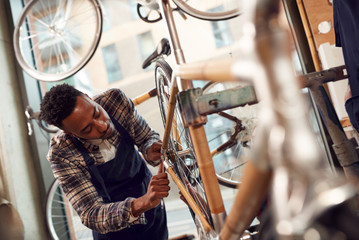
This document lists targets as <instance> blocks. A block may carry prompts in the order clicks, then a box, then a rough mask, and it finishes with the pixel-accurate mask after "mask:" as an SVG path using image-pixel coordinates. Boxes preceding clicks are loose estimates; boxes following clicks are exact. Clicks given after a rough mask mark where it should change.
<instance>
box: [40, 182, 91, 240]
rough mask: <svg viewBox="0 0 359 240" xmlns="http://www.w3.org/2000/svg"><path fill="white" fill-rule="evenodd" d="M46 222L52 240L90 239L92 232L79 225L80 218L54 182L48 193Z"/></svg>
mask: <svg viewBox="0 0 359 240" xmlns="http://www.w3.org/2000/svg"><path fill="white" fill-rule="evenodd" d="M46 220H47V225H48V228H49V231H50V234H51V236H52V238H53V239H54V240H61V239H91V238H92V231H91V230H90V229H88V228H87V227H85V226H84V225H83V224H82V223H81V219H80V217H79V216H78V215H77V213H76V212H75V210H74V209H73V208H72V206H71V204H70V203H69V202H68V201H67V199H66V197H65V195H64V193H63V192H62V189H61V187H60V186H59V185H58V183H57V182H56V181H55V182H54V183H53V184H52V186H51V188H50V191H49V193H48V197H47V202H46Z"/></svg>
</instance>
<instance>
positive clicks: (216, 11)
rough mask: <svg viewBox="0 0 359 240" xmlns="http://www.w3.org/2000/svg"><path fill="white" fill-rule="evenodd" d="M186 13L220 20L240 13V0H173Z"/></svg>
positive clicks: (196, 16) (203, 18)
mask: <svg viewBox="0 0 359 240" xmlns="http://www.w3.org/2000/svg"><path fill="white" fill-rule="evenodd" d="M173 2H174V3H175V4H176V5H177V6H178V7H179V8H180V9H181V10H183V11H184V12H185V13H187V14H189V15H191V16H193V17H195V18H199V19H202V20H209V21H218V20H226V19H231V18H234V17H237V16H238V15H239V14H240V1H239V0H211V1H210V0H173Z"/></svg>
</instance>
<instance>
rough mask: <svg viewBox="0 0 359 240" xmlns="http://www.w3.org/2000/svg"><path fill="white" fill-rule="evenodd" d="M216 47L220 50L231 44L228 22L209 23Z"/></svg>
mask: <svg viewBox="0 0 359 240" xmlns="http://www.w3.org/2000/svg"><path fill="white" fill-rule="evenodd" d="M211 25H212V30H213V35H214V39H215V41H216V47H217V48H221V47H225V46H228V45H231V44H232V43H233V40H232V36H231V32H230V30H229V25H228V22H226V21H217V22H211Z"/></svg>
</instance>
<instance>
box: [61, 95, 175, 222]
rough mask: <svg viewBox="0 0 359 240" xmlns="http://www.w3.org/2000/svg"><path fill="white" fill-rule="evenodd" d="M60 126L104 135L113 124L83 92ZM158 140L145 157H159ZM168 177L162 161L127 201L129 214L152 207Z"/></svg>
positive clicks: (85, 134) (111, 130)
mask: <svg viewBox="0 0 359 240" xmlns="http://www.w3.org/2000/svg"><path fill="white" fill-rule="evenodd" d="M61 128H62V130H64V131H65V132H66V133H67V134H71V135H73V136H76V137H78V138H82V139H87V140H90V139H108V138H110V137H112V136H113V135H114V134H115V131H116V129H115V126H114V124H113V122H112V121H111V119H110V117H109V115H108V114H107V112H106V111H105V110H104V109H103V108H102V107H101V106H100V105H99V104H97V103H96V102H94V101H93V100H92V99H90V98H89V97H88V96H87V95H81V96H78V97H77V102H76V106H75V109H74V111H73V112H72V113H71V114H70V115H69V116H68V117H67V118H65V119H64V120H63V121H62V127H61ZM161 146H162V144H161V142H160V141H158V142H155V143H153V144H152V145H151V147H150V148H149V149H148V151H147V158H148V159H149V160H151V161H156V160H159V159H160V158H161ZM169 190H170V187H169V180H168V177H167V173H165V172H163V170H162V164H161V165H160V168H159V171H158V174H157V175H155V176H153V177H152V179H151V181H150V183H149V186H148V190H147V193H146V194H145V195H143V196H142V197H139V198H137V199H135V200H134V201H133V202H132V205H131V211H132V214H133V216H135V217H137V216H139V215H141V214H142V213H144V212H146V211H148V210H150V209H152V208H154V207H156V206H157V205H158V204H160V202H161V199H162V198H165V197H167V196H168V194H169Z"/></svg>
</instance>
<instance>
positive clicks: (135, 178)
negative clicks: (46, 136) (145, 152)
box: [73, 117, 168, 240]
mask: <svg viewBox="0 0 359 240" xmlns="http://www.w3.org/2000/svg"><path fill="white" fill-rule="evenodd" d="M111 120H112V122H113V123H114V125H115V127H116V130H117V131H119V133H120V134H121V142H120V145H119V147H118V149H117V152H116V156H115V158H114V159H112V160H111V161H108V162H106V163H104V164H102V165H99V166H96V165H95V164H94V160H93V159H92V158H91V157H90V156H89V154H88V151H87V149H85V148H84V147H83V145H82V143H81V142H80V141H79V140H78V139H76V138H73V139H74V143H75V145H76V146H77V148H78V149H79V150H80V151H81V153H82V156H83V157H84V159H85V161H86V164H87V166H88V167H89V168H90V174H91V178H92V183H93V184H94V186H95V188H96V190H97V191H98V193H99V195H100V196H102V197H103V199H104V202H106V203H109V202H117V201H123V200H125V199H126V198H127V197H133V198H138V197H141V196H143V195H144V194H145V193H146V192H147V186H148V184H149V182H150V180H151V177H152V174H151V172H150V171H149V169H148V168H147V166H146V163H145V161H144V160H143V159H142V157H141V156H140V154H139V153H138V152H137V150H136V149H135V147H134V143H133V140H132V138H131V137H130V136H129V134H128V133H127V131H126V130H125V129H124V128H123V127H122V126H121V125H120V124H119V123H118V122H117V121H116V120H115V119H113V118H112V117H111ZM145 217H146V220H147V224H136V225H133V226H130V227H128V228H125V229H122V230H120V231H117V232H109V233H107V234H100V233H98V232H96V231H93V237H94V239H95V240H105V239H106V240H115V239H116V240H119V239H124V240H127V239H133V240H135V239H136V240H137V239H138V240H145V239H155V240H166V239H168V230H167V220H166V211H165V208H164V206H163V207H161V204H160V205H158V206H157V207H156V208H153V209H151V210H149V211H147V212H145Z"/></svg>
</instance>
